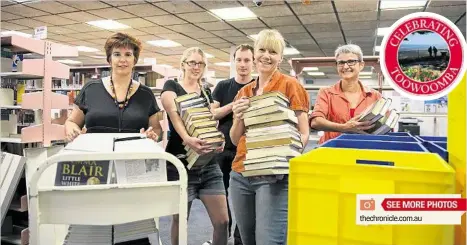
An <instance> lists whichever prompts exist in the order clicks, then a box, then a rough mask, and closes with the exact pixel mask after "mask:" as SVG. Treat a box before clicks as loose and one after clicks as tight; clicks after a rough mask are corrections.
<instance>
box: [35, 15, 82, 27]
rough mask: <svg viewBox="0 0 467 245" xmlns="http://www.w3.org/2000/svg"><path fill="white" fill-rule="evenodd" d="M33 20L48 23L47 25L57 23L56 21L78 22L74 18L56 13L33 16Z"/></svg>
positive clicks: (69, 23) (67, 23)
mask: <svg viewBox="0 0 467 245" xmlns="http://www.w3.org/2000/svg"><path fill="white" fill-rule="evenodd" d="M33 20H39V21H42V22H45V23H48V24H49V25H53V24H58V23H60V25H71V24H76V23H78V22H76V21H74V20H70V19H66V18H63V17H60V16H58V15H46V16H39V17H34V18H33Z"/></svg>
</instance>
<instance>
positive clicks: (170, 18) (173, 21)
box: [145, 15, 187, 26]
mask: <svg viewBox="0 0 467 245" xmlns="http://www.w3.org/2000/svg"><path fill="white" fill-rule="evenodd" d="M145 19H146V20H149V21H151V22H154V23H156V24H158V25H161V26H165V25H179V24H185V23H187V22H186V21H184V20H182V19H180V18H178V17H176V16H174V15H161V16H152V17H145Z"/></svg>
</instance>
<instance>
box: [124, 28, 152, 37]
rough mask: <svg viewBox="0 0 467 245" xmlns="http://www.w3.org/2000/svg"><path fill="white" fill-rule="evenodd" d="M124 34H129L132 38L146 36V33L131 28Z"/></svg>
mask: <svg viewBox="0 0 467 245" xmlns="http://www.w3.org/2000/svg"><path fill="white" fill-rule="evenodd" d="M124 32H125V33H127V34H129V35H132V36H144V35H148V34H147V33H146V32H143V31H140V30H137V29H133V28H130V29H126V30H125V31H124Z"/></svg>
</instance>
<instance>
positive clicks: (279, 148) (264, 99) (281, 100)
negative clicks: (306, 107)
mask: <svg viewBox="0 0 467 245" xmlns="http://www.w3.org/2000/svg"><path fill="white" fill-rule="evenodd" d="M289 104H290V102H289V100H288V98H287V97H285V96H284V95H283V94H282V93H280V92H276V91H275V92H269V93H265V94H262V95H258V96H254V97H251V98H250V107H249V108H248V109H247V111H246V112H245V114H244V115H243V120H244V122H245V127H246V133H245V134H246V148H247V154H246V159H245V161H244V162H243V163H244V166H245V171H244V172H242V175H243V176H245V177H248V176H262V175H281V174H288V173H289V160H290V159H291V158H293V157H296V156H299V155H300V154H301V152H302V150H303V145H302V141H301V135H300V132H299V131H298V129H297V125H298V118H297V116H296V115H295V112H294V111H293V110H291V109H289Z"/></svg>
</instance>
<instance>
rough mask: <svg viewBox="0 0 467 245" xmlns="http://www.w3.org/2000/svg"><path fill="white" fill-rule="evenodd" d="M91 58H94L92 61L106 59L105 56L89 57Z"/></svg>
mask: <svg viewBox="0 0 467 245" xmlns="http://www.w3.org/2000/svg"><path fill="white" fill-rule="evenodd" d="M91 58H94V59H107V56H101V55H95V56H91Z"/></svg>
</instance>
